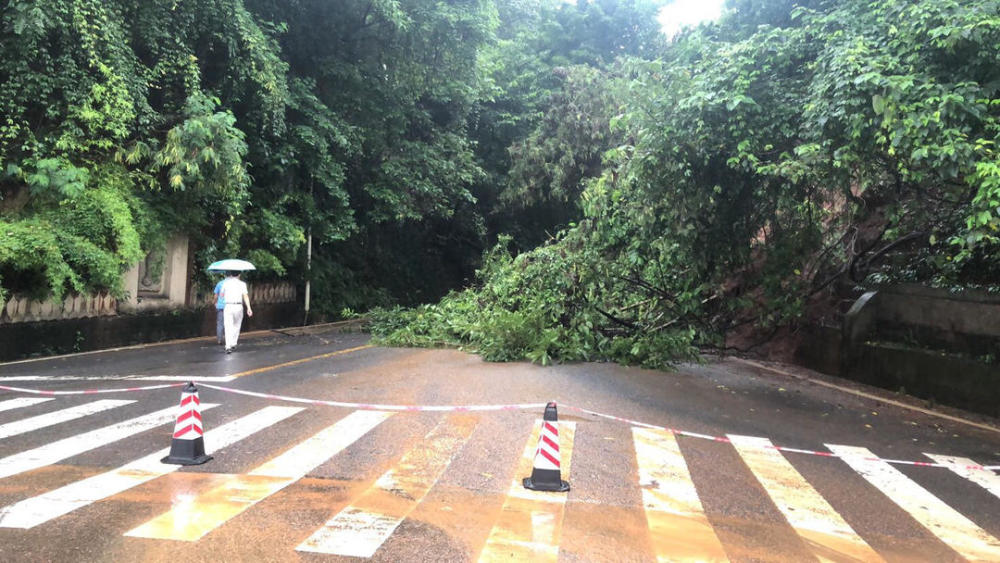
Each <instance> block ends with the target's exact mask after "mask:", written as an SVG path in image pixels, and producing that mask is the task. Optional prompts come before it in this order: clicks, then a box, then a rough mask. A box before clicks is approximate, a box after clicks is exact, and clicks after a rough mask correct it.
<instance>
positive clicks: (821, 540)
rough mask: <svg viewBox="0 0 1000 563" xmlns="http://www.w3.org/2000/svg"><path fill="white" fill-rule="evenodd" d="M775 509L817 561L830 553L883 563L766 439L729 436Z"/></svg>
mask: <svg viewBox="0 0 1000 563" xmlns="http://www.w3.org/2000/svg"><path fill="white" fill-rule="evenodd" d="M728 437H729V440H730V442H731V443H732V444H733V447H735V448H736V451H737V452H738V453H739V454H740V457H742V458H743V462H744V463H746V464H747V467H749V468H750V471H751V472H752V473H753V474H754V476H755V477H756V478H757V480H758V481H759V482H760V484H761V485H762V486H763V487H764V490H766V491H767V494H768V495H770V496H771V500H773V501H774V504H775V506H777V507H778V510H780V511H781V513H782V514H784V516H785V519H786V520H788V523H789V524H791V525H792V527H793V528H794V529H795V532H796V533H797V534H799V536H800V537H801V538H802V540H803V541H804V542H805V544H806V545H807V546H808V547H809V548H810V549H812V550H813V551H814V552H815V555H816V556H817V557H818V558H820V559H826V558H828V557H829V556H830V554H831V553H835V554H838V555H840V556H842V557H843V558H845V559H847V560H855V561H882V557H880V556H879V555H878V553H876V552H875V550H873V549H872V548H871V547H870V546H869V545H868V544H867V543H865V541H864V540H863V539H861V537H860V536H858V534H857V533H856V532H855V531H854V529H852V528H851V526H850V525H849V524H848V523H847V522H846V521H844V519H843V518H842V517H841V516H840V514H838V513H837V511H836V510H834V508H833V507H832V506H830V504H829V503H828V502H826V499H824V498H823V497H822V496H821V495H820V494H819V493H818V492H817V491H816V489H814V488H813V487H812V485H810V484H809V483H808V482H807V481H806V480H805V478H804V477H802V475H801V474H800V473H799V472H798V471H796V470H795V468H794V467H792V464H791V463H789V462H788V460H787V459H785V457H784V456H782V455H781V453H780V452H778V450H776V449H774V445H773V444H772V443H771V441H770V440H768V439H767V438H756V437H752V436H737V435H734V434H729V435H728Z"/></svg>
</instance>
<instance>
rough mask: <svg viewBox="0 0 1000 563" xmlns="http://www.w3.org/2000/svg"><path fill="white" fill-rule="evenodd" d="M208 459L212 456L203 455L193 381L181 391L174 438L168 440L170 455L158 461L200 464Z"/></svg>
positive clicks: (199, 410)
mask: <svg viewBox="0 0 1000 563" xmlns="http://www.w3.org/2000/svg"><path fill="white" fill-rule="evenodd" d="M210 459H212V456H210V455H205V438H204V430H202V427H201V401H200V400H198V388H197V387H195V386H194V383H188V384H187V387H185V388H184V390H183V391H181V406H180V410H179V411H178V413H177V424H175V425H174V438H173V440H171V441H170V455H168V456H167V457H165V458H163V459H161V460H160V461H161V462H163V463H172V464H175V465H201V464H202V463H205V462H206V461H208V460H210Z"/></svg>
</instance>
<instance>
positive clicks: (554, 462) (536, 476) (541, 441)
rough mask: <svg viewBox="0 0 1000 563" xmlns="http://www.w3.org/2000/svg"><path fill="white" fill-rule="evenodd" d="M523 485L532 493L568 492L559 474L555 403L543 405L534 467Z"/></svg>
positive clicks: (557, 428)
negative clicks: (543, 412)
mask: <svg viewBox="0 0 1000 563" xmlns="http://www.w3.org/2000/svg"><path fill="white" fill-rule="evenodd" d="M523 484H524V488H525V489H531V490H533V491H550V492H558V493H564V492H566V491H568V490H569V483H567V482H566V481H563V480H562V476H561V475H560V473H559V415H558V413H556V404H555V403H549V404H547V405H545V415H544V416H542V431H541V432H540V433H539V434H538V449H536V450H535V465H534V468H533V469H532V470H531V477H526V478H525V479H524V481H523Z"/></svg>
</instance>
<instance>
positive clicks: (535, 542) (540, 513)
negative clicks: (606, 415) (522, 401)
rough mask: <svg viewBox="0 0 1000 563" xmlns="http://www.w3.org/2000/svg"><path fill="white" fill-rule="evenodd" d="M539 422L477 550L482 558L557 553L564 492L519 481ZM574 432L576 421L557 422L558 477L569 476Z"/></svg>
mask: <svg viewBox="0 0 1000 563" xmlns="http://www.w3.org/2000/svg"><path fill="white" fill-rule="evenodd" d="M541 426H542V421H541V420H539V421H537V422H536V424H535V427H534V431H533V432H532V434H531V435H530V436H529V437H528V441H527V442H526V443H525V444H524V452H523V453H522V454H521V457H520V460H519V462H518V468H517V473H516V474H515V477H514V482H513V483H511V484H510V489H508V490H507V498H506V500H505V501H504V505H503V508H502V509H501V511H500V517H499V519H498V520H497V523H496V524H495V525H494V526H493V529H492V530H490V535H489V537H488V538H487V540H486V545H485V546H484V547H483V550H482V552H481V553H480V554H479V561H481V562H484V563H485V562H489V561H509V560H511V559H515V560H517V559H520V560H525V561H528V560H530V561H556V560H557V559H558V557H559V537H560V534H561V531H562V522H563V517H564V514H565V510H566V497H567V495H566V494H565V493H559V494H554V493H545V492H541V491H532V490H528V489H526V488H524V485H523V484H522V482H521V477H527V476H528V475H531V474H532V469H533V466H534V461H535V452H536V451H537V448H538V437H539V434H541ZM575 436H576V423H575V422H560V423H559V449H560V456H561V459H560V463H561V467H560V471H561V475H560V477H562V479H563V480H566V479H569V476H570V469H571V467H572V461H573V440H574V438H575Z"/></svg>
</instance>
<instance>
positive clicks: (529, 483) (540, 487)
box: [521, 469, 569, 493]
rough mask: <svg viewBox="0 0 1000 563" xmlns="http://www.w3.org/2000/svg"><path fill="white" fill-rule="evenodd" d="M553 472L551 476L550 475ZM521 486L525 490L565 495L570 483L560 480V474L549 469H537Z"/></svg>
mask: <svg viewBox="0 0 1000 563" xmlns="http://www.w3.org/2000/svg"><path fill="white" fill-rule="evenodd" d="M550 472H551V475H549V474H548V473H550ZM521 484H523V485H524V488H525V489H531V490H532V491H545V492H549V493H565V492H566V491H568V490H569V483H567V482H566V481H563V480H561V479H559V472H558V471H554V470H549V469H536V470H534V471H532V472H531V477H525V478H524V480H523V481H521Z"/></svg>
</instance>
